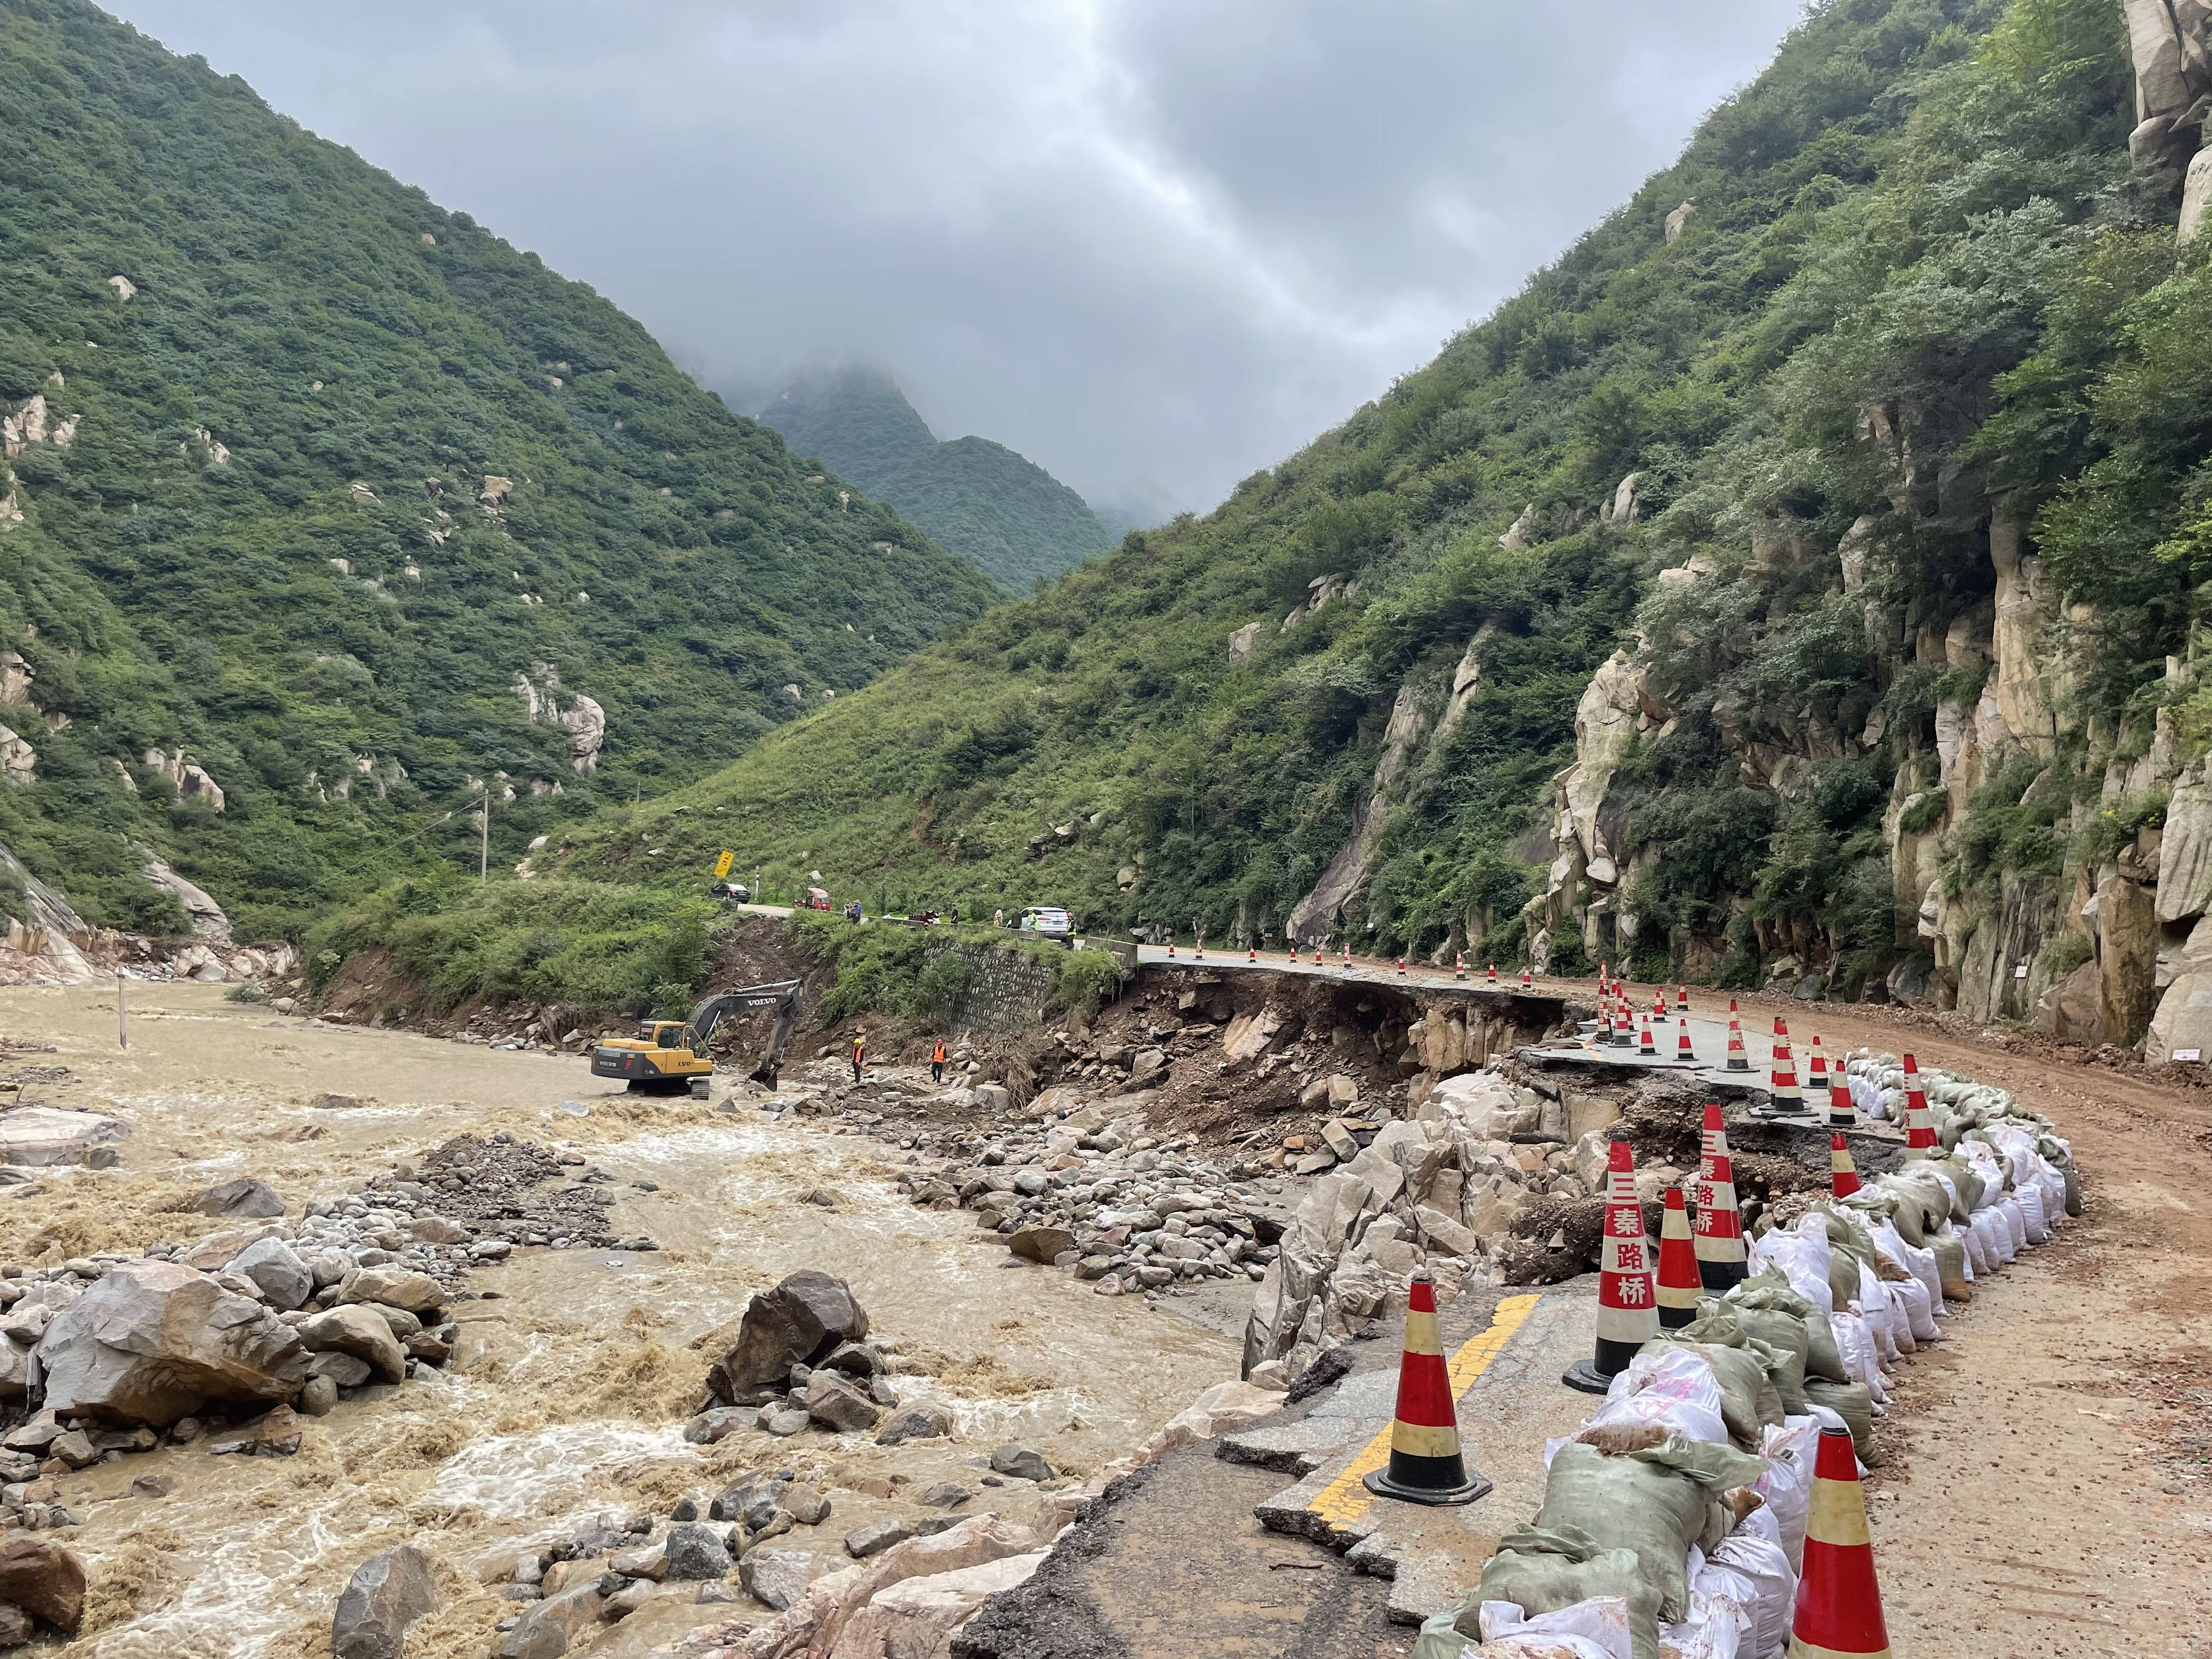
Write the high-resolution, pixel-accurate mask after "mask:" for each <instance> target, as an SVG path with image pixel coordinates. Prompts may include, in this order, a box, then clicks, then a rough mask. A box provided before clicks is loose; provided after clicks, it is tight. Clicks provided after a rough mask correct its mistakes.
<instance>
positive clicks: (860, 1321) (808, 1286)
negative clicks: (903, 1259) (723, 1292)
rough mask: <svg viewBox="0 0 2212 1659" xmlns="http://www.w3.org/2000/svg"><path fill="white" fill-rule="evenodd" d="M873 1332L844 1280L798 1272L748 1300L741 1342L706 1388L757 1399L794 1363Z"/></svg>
mask: <svg viewBox="0 0 2212 1659" xmlns="http://www.w3.org/2000/svg"><path fill="white" fill-rule="evenodd" d="M866 1334H868V1316H867V1315H866V1313H865V1312H864V1311H862V1310H861V1307H860V1304H859V1303H857V1302H855V1301H854V1299H853V1291H852V1287H851V1286H850V1285H847V1284H846V1282H845V1281H844V1280H843V1279H833V1278H831V1277H830V1276H829V1274H828V1273H820V1272H817V1271H816V1270H815V1269H813V1268H811V1267H807V1268H802V1269H801V1270H800V1271H799V1272H798V1273H793V1274H792V1275H790V1276H789V1277H788V1278H787V1279H784V1280H783V1282H782V1283H781V1284H780V1285H776V1286H775V1288H774V1289H773V1290H769V1291H762V1292H761V1293H760V1294H759V1295H757V1296H756V1297H753V1299H752V1300H751V1301H750V1302H748V1303H747V1304H745V1311H744V1318H743V1319H742V1320H740V1321H739V1322H738V1340H737V1341H736V1342H735V1343H734V1344H733V1345H732V1346H731V1348H730V1350H729V1352H726V1353H725V1354H724V1355H723V1356H722V1357H721V1358H720V1359H718V1360H716V1361H715V1362H714V1368H713V1370H710V1371H709V1372H708V1376H707V1386H708V1389H709V1390H710V1391H711V1392H712V1393H713V1394H714V1397H715V1398H717V1399H719V1400H722V1401H728V1402H729V1403H731V1404H732V1405H737V1404H742V1403H744V1401H741V1400H740V1398H739V1396H741V1395H754V1396H755V1397H756V1398H757V1397H758V1392H759V1391H760V1390H761V1389H767V1388H770V1387H772V1386H774V1385H775V1384H777V1383H781V1382H782V1381H783V1380H784V1378H786V1377H787V1376H790V1374H791V1368H792V1367H793V1365H804V1364H813V1363H814V1362H815V1361H816V1360H817V1359H818V1358H821V1357H823V1355H825V1354H828V1353H829V1352H831V1351H832V1350H833V1349H835V1348H836V1346H837V1345H838V1344H839V1343H841V1342H857V1341H858V1340H860V1338H862V1337H864V1336H866Z"/></svg>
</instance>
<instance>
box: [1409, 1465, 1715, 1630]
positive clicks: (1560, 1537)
mask: <svg viewBox="0 0 2212 1659" xmlns="http://www.w3.org/2000/svg"><path fill="white" fill-rule="evenodd" d="M1583 1449H1584V1450H1585V1451H1587V1450H1589V1448H1588V1447H1584V1448H1583ZM1558 1461H1559V1460H1558V1459H1556V1458H1554V1459H1553V1466H1554V1467H1555V1468H1556V1467H1557V1465H1558ZM1683 1553H1684V1555H1685V1557H1686V1556H1687V1554H1688V1547H1687V1546H1684V1550H1683ZM1593 1595H1618V1596H1620V1597H1622V1598H1623V1599H1625V1600H1626V1601H1627V1603H1628V1639H1629V1641H1630V1643H1631V1644H1632V1646H1633V1647H1634V1649H1635V1650H1636V1659H1658V1653H1659V1589H1658V1587H1657V1586H1656V1585H1655V1584H1653V1583H1651V1582H1650V1580H1649V1579H1647V1578H1646V1577H1644V1571H1643V1568H1642V1565H1641V1564H1640V1563H1639V1562H1638V1559H1637V1557H1636V1554H1635V1552H1634V1551H1632V1550H1627V1549H1613V1548H1605V1547H1601V1546H1600V1545H1599V1543H1598V1541H1596V1540H1595V1539H1594V1538H1592V1537H1591V1536H1590V1534H1588V1533H1587V1532H1584V1531H1583V1529H1582V1528H1580V1527H1578V1526H1574V1525H1565V1526H1556V1527H1542V1526H1534V1527H1516V1528H1513V1529H1512V1530H1511V1531H1510V1532H1509V1533H1507V1534H1505V1535H1504V1537H1503V1538H1501V1539H1499V1540H1498V1553H1496V1554H1495V1555H1493V1556H1492V1557H1491V1558H1490V1559H1489V1560H1488V1561H1487V1562H1486V1563H1485V1564H1484V1566H1483V1569H1482V1578H1481V1581H1480V1583H1478V1584H1477V1586H1476V1588H1475V1589H1474V1592H1473V1593H1472V1594H1470V1595H1468V1598H1467V1600H1466V1601H1463V1602H1462V1603H1461V1604H1460V1607H1459V1610H1458V1611H1457V1612H1456V1613H1452V1614H1449V1615H1448V1616H1447V1617H1446V1618H1445V1619H1444V1620H1443V1625H1444V1630H1445V1631H1449V1632H1452V1634H1451V1635H1450V1636H1449V1645H1445V1644H1444V1638H1443V1632H1437V1635H1438V1637H1439V1638H1440V1639H1439V1642H1438V1644H1437V1647H1436V1648H1435V1650H1434V1659H1459V1656H1460V1650H1461V1649H1462V1647H1463V1646H1464V1645H1465V1644H1467V1642H1468V1640H1470V1639H1472V1640H1474V1641H1476V1642H1480V1641H1481V1640H1482V1604H1483V1603H1484V1602H1485V1601H1513V1602H1517V1603H1518V1604H1519V1605H1520V1608H1521V1611H1522V1613H1524V1614H1526V1615H1527V1616H1528V1617H1529V1618H1531V1619H1533V1618H1534V1617H1535V1616H1536V1615H1537V1614H1538V1613H1557V1612H1558V1611H1559V1609H1560V1608H1561V1607H1572V1606H1574V1604H1575V1603H1576V1602H1577V1601H1587V1600H1589V1598H1590V1597H1591V1596H1593ZM1437 1622H1438V1621H1437V1620H1431V1621H1430V1623H1429V1624H1425V1625H1424V1626H1421V1642H1426V1641H1427V1640H1428V1639H1429V1637H1430V1634H1431V1629H1432V1627H1433V1626H1435V1625H1436V1624H1437ZM1407 1659H1431V1654H1430V1653H1429V1652H1425V1651H1424V1650H1423V1648H1422V1646H1421V1644H1420V1643H1419V1642H1417V1643H1415V1644H1413V1653H1412V1654H1411V1655H1409V1656H1407Z"/></svg>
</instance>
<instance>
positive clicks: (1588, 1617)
mask: <svg viewBox="0 0 2212 1659" xmlns="http://www.w3.org/2000/svg"><path fill="white" fill-rule="evenodd" d="M2049 1128H2050V1126H2049V1125H2048V1123H2047V1122H2045V1121H2042V1120H2038V1119H2033V1118H2032V1117H2031V1116H2030V1115H2028V1114H2025V1113H2020V1112H2018V1111H2016V1110H2015V1111H2014V1112H2011V1113H2007V1114H1986V1115H1978V1118H1977V1119H1976V1121H1972V1122H1967V1123H1962V1124H1961V1126H1960V1133H1958V1134H1957V1135H1956V1136H1955V1137H1954V1139H1953V1142H1952V1144H1951V1146H1949V1147H1948V1148H1947V1149H1944V1150H1943V1151H1942V1155H1941V1156H1938V1157H1930V1158H1915V1159H1914V1160H1912V1161H1911V1162H1909V1163H1908V1164H1905V1166H1904V1167H1903V1168H1902V1169H1901V1170H1898V1171H1896V1172H1894V1173H1893V1174H1887V1175H1883V1176H1876V1177H1875V1178H1874V1179H1872V1180H1870V1181H1869V1182H1867V1183H1866V1184H1865V1185H1864V1186H1863V1187H1862V1188H1861V1189H1860V1191H1859V1192H1857V1193H1856V1194H1852V1195H1851V1196H1850V1197H1849V1198H1846V1199H1844V1200H1832V1201H1826V1202H1822V1203H1820V1204H1817V1205H1815V1206H1813V1207H1812V1208H1811V1209H1810V1210H1808V1212H1806V1213H1805V1214H1803V1215H1802V1217H1801V1218H1799V1219H1798V1220H1797V1221H1796V1224H1795V1225H1792V1226H1790V1227H1788V1228H1786V1229H1774V1230H1770V1231H1767V1232H1766V1233H1765V1234H1764V1235H1763V1236H1761V1237H1759V1238H1757V1239H1754V1240H1753V1241H1752V1242H1751V1245H1750V1251H1749V1254H1750V1258H1751V1259H1750V1263H1749V1265H1750V1267H1751V1273H1750V1276H1749V1277H1747V1279H1745V1280H1744V1281H1743V1282H1742V1283H1741V1284H1740V1285H1736V1286H1735V1287H1734V1288H1733V1289H1732V1290H1730V1291H1729V1292H1728V1294H1727V1295H1726V1296H1724V1297H1717V1298H1715V1297H1707V1298H1705V1300H1704V1301H1702V1302H1701V1303H1700V1304H1699V1307H1698V1310H1697V1316H1696V1318H1695V1319H1694V1320H1693V1321H1692V1322H1691V1323H1690V1324H1689V1325H1687V1326H1685V1327H1683V1328H1680V1329H1679V1330H1675V1331H1672V1332H1668V1333H1667V1334H1665V1335H1663V1336H1662V1337H1661V1338H1660V1339H1659V1340H1656V1341H1654V1342H1650V1343H1647V1344H1646V1345H1645V1346H1644V1348H1643V1349H1642V1350H1641V1351H1640V1352H1638V1354H1637V1356H1636V1358H1635V1359H1634V1360H1633V1361H1632V1362H1631V1364H1630V1365H1629V1366H1628V1368H1627V1369H1626V1370H1624V1371H1623V1372H1622V1373H1621V1374H1620V1376H1617V1377H1615V1378H1614V1379H1613V1386H1612V1388H1611V1389H1610V1391H1609V1392H1608V1395H1607V1401H1606V1404H1605V1406H1604V1407H1603V1408H1602V1409H1601V1411H1600V1412H1599V1413H1597V1415H1596V1416H1595V1418H1593V1419H1591V1421H1590V1422H1589V1425H1586V1426H1585V1427H1584V1428H1583V1431H1581V1432H1580V1433H1578V1434H1577V1435H1576V1436H1574V1437H1571V1439H1569V1440H1566V1441H1563V1442H1555V1443H1553V1445H1552V1446H1550V1447H1548V1448H1547V1462H1548V1464H1549V1467H1550V1474H1549V1477H1548V1480H1547V1486H1546V1491H1545V1499H1544V1505H1543V1508H1542V1509H1541V1510H1540V1511H1539V1512H1538V1514H1537V1516H1536V1517H1535V1519H1534V1522H1531V1523H1530V1524H1529V1525H1528V1526H1526V1527H1522V1528H1515V1529H1514V1530H1513V1531H1511V1532H1509V1533H1508V1534H1506V1535H1505V1536H1504V1539H1503V1540H1502V1541H1501V1542H1500V1545H1499V1547H1498V1553H1497V1554H1496V1555H1494V1556H1493V1557H1492V1559H1491V1560H1490V1562H1489V1564H1488V1565H1486V1567H1485V1569H1484V1571H1483V1577H1482V1580H1481V1583H1480V1586H1479V1587H1478V1588H1477V1589H1476V1590H1475V1591H1474V1593H1473V1594H1472V1595H1470V1596H1469V1597H1468V1600H1467V1601H1466V1602H1465V1603H1464V1604H1463V1605H1462V1607H1460V1608H1459V1609H1458V1610H1456V1611H1455V1613H1451V1614H1447V1615H1443V1616H1440V1617H1439V1618H1437V1619H1435V1620H1431V1621H1430V1622H1429V1624H1428V1625H1426V1626H1424V1627H1423V1632H1422V1637H1421V1641H1420V1643H1419V1644H1417V1645H1416V1646H1415V1648H1414V1650H1413V1653H1414V1656H1415V1659H1466V1656H1470V1655H1471V1656H1478V1659H1513V1656H1523V1655H1535V1654H1543V1655H1545V1656H1547V1659H1549V1656H1570V1655H1571V1656H1575V1659H1624V1656H1630V1659H1678V1656H1679V1659H1777V1656H1779V1655H1780V1654H1781V1653H1782V1652H1783V1650H1784V1648H1785V1647H1786V1646H1787V1644H1788V1641H1789V1635H1790V1622H1791V1618H1792V1613H1793V1611H1794V1607H1795V1602H1796V1578H1797V1573H1798V1571H1799V1569H1800V1568H1801V1566H1802V1558H1803V1550H1804V1537H1805V1521H1806V1515H1807V1511H1808V1508H1809V1505H1810V1501H1811V1496H1812V1480H1813V1473H1812V1472H1813V1463H1814V1453H1815V1449H1816V1447H1817V1443H1818V1441H1819V1436H1820V1429H1821V1428H1822V1427H1823V1426H1835V1427H1842V1428H1845V1429H1847V1430H1849V1431H1850V1434H1851V1437H1852V1440H1853V1443H1854V1444H1855V1445H1856V1446H1857V1449H1858V1450H1859V1451H1860V1454H1861V1455H1862V1457H1864V1456H1865V1455H1867V1453H1868V1452H1869V1449H1870V1448H1869V1438H1870V1436H1871V1433H1872V1428H1873V1423H1874V1419H1875V1416H1876V1415H1877V1414H1878V1413H1880V1411H1881V1407H1882V1405H1883V1404H1884V1403H1885V1401H1887V1389H1886V1383H1887V1372H1888V1369H1889V1368H1890V1367H1892V1366H1893V1365H1894V1364H1896V1363H1897V1362H1898V1361H1899V1358H1901V1357H1902V1356H1903V1355H1905V1354H1907V1353H1910V1352H1913V1351H1914V1350H1915V1349H1917V1347H1918V1346H1919V1345H1920V1344H1921V1343H1923V1342H1927V1341H1932V1340H1936V1338H1937V1337H1939V1336H1940V1335H1941V1334H1942V1332H1941V1330H1940V1328H1939V1327H1938V1326H1937V1325H1936V1319H1937V1318H1938V1317H1939V1316H1942V1315H1943V1314H1945V1313H1947V1312H1948V1303H1949V1302H1952V1301H1963V1300H1965V1299H1966V1298H1967V1297H1971V1295H1972V1285H1973V1282H1974V1279H1975V1278H1976V1277H1977V1276H1978V1275H1980V1274H1985V1273H1991V1272H1994V1271H1995V1270H1996V1268H1998V1267H2002V1265H2003V1264H2004V1263H2006V1262H2008V1261H2011V1260H2013V1258H2014V1256H2015V1255H2016V1254H2017V1253H2018V1252H2019V1251H2020V1250H2021V1249H2025V1248H2027V1246H2029V1245H2031V1244H2035V1243H2042V1242H2043V1241H2044V1240H2045V1238H2047V1237H2049V1236H2050V1229H2051V1226H2053V1225H2055V1224H2056V1221H2057V1218H2058V1217H2059V1216H2060V1215H2061V1214H2062V1213H2064V1212H2065V1211H2066V1208H2067V1200H2068V1199H2069V1197H2075V1203H2076V1205H2077V1206H2078V1197H2076V1196H2075V1194H2076V1192H2077V1189H2076V1188H2074V1186H2073V1185H2072V1181H2071V1170H2072V1160H2071V1158H2070V1156H2069V1154H2068V1152H2067V1149H2066V1148H2065V1146H2064V1144H2063V1142H2061V1141H2058V1140H2057V1138H2056V1137H2055V1136H2052V1135H2051V1134H2050V1133H2049ZM2052 1152H2056V1154H2057V1157H2056V1158H2053V1157H2052V1156H2051V1153H2052ZM1470 1638H1473V1639H1470ZM1476 1640H1479V1641H1480V1643H1481V1644H1482V1645H1480V1646H1476V1645H1474V1641H1476Z"/></svg>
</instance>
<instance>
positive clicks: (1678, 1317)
mask: <svg viewBox="0 0 2212 1659" xmlns="http://www.w3.org/2000/svg"><path fill="white" fill-rule="evenodd" d="M1704 1295H1705V1280H1704V1279H1701V1278H1699V1274H1698V1247H1697V1246H1696V1245H1694V1244H1692V1243H1691V1242H1690V1212H1689V1211H1688V1209H1687V1208H1686V1207H1685V1206H1684V1205H1683V1203H1682V1189H1681V1188H1680V1187H1669V1188H1668V1189H1667V1209H1666V1212H1665V1213H1664V1214H1662V1216H1661V1217H1660V1218H1659V1328H1660V1329H1662V1330H1665V1331H1673V1330H1680V1328H1682V1327H1683V1326H1685V1325H1686V1324H1688V1323H1689V1322H1691V1321H1692V1320H1693V1319H1695V1318H1696V1317H1697V1316H1698V1302H1699V1298H1700V1297H1703V1296H1704Z"/></svg>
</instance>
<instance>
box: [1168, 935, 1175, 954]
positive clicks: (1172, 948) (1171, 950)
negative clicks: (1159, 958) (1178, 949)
mask: <svg viewBox="0 0 2212 1659" xmlns="http://www.w3.org/2000/svg"><path fill="white" fill-rule="evenodd" d="M1168 955H1169V957H1170V958H1172V957H1174V955H1175V935H1174V934H1172V933H1170V934H1169V935H1168Z"/></svg>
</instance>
